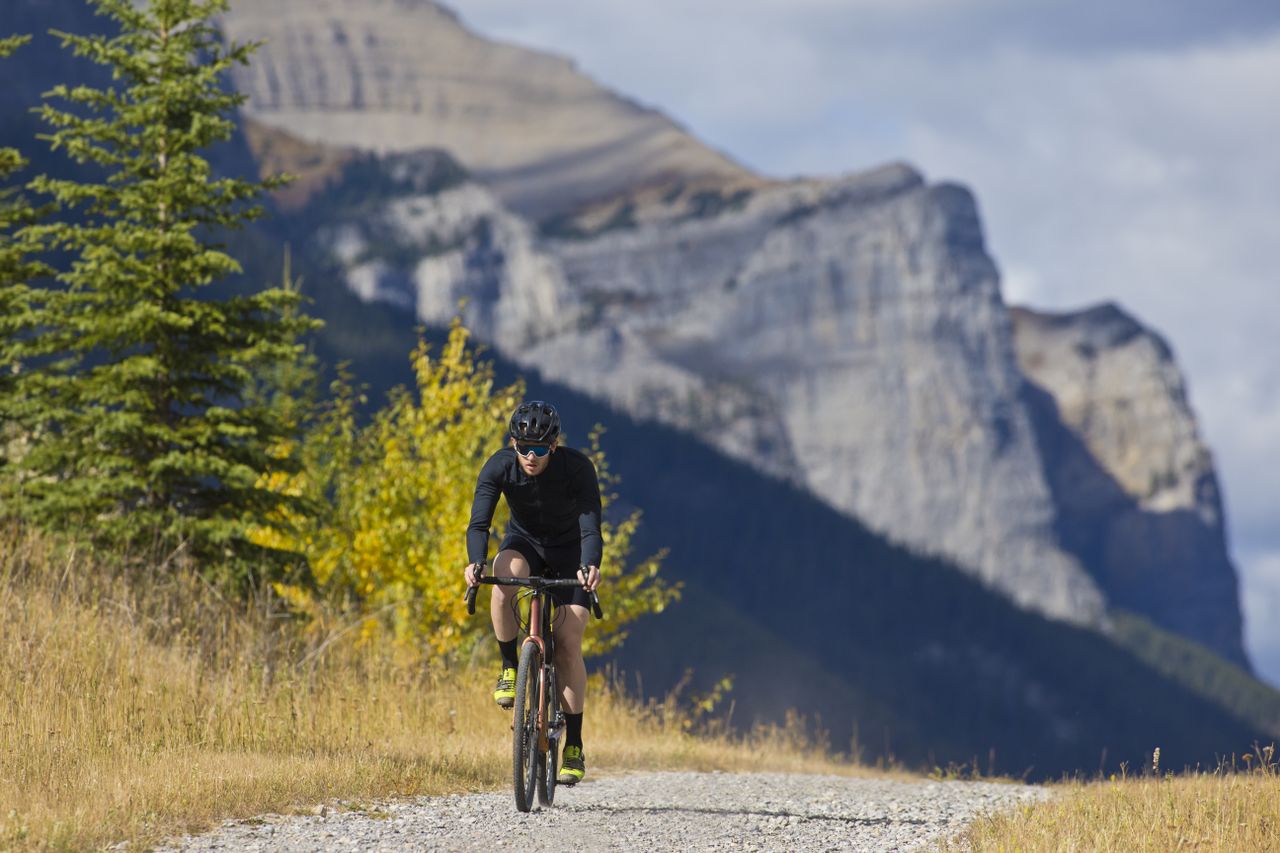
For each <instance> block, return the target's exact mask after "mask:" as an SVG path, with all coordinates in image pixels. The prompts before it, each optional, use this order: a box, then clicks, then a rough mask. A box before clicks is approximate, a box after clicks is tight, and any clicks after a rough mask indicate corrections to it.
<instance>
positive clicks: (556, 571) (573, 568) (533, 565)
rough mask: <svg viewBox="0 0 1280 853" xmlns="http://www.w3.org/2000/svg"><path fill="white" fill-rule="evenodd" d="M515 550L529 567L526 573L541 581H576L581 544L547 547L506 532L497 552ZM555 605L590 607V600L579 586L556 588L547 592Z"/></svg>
mask: <svg viewBox="0 0 1280 853" xmlns="http://www.w3.org/2000/svg"><path fill="white" fill-rule="evenodd" d="M506 550H512V551H516V552H517V553H519V554H520V556H522V557H524V559H525V562H526V563H528V564H529V573H530V574H532V575H534V576H535V577H544V578H576V577H577V576H578V568H579V567H580V566H581V565H582V545H581V543H574V544H572V545H564V546H554V545H553V546H547V545H543V544H541V543H539V542H535V541H533V540H532V539H526V538H525V537H523V536H518V535H516V534H514V533H508V534H507V535H506V536H505V537H504V538H503V540H502V544H501V545H499V546H498V552H499V553H501V552H503V551H506ZM547 592H549V593H550V594H551V600H552V601H554V602H555V603H556V605H557V606H559V607H563V606H564V605H566V604H577V605H578V606H580V607H586V608H588V609H590V607H591V597H590V595H589V594H588V593H587V591H586V590H585V589H583V588H582V587H581V586H557V587H552V588H551V589H549V590H547Z"/></svg>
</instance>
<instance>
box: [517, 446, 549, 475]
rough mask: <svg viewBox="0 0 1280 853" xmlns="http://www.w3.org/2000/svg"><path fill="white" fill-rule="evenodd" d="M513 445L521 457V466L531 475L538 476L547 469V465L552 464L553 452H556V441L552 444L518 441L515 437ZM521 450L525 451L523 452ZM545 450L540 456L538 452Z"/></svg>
mask: <svg viewBox="0 0 1280 853" xmlns="http://www.w3.org/2000/svg"><path fill="white" fill-rule="evenodd" d="M511 447H512V449H514V450H515V452H516V456H517V457H518V458H519V459H520V467H521V468H522V469H523V470H524V472H525V473H526V474H528V475H529V476H530V477H536V476H538V475H539V474H541V473H542V472H543V471H545V470H547V465H549V464H551V454H552V453H555V450H556V443H555V442H554V441H553V442H551V444H533V443H517V442H516V440H515V439H514V438H513V439H511ZM521 450H523V451H524V452H523V453H521V452H520V451H521ZM544 450H545V451H546V453H545V454H544V455H542V456H539V455H538V454H539V453H542V452H543V451H544Z"/></svg>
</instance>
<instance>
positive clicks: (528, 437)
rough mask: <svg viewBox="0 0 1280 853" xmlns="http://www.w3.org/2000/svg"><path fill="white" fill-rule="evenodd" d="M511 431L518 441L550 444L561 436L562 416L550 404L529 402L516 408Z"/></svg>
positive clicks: (536, 401) (538, 401)
mask: <svg viewBox="0 0 1280 853" xmlns="http://www.w3.org/2000/svg"><path fill="white" fill-rule="evenodd" d="M509 431H510V433H511V437H512V438H514V439H515V440H516V441H521V442H530V443H533V444H550V443H551V442H553V441H555V440H556V438H558V437H559V435H560V415H559V413H558V412H556V407H555V406H553V405H551V404H550V403H544V402H542V401H541V400H529V401H527V402H524V403H521V404H520V405H519V406H517V407H516V411H515V414H513V415H512V416H511V426H510V427H509Z"/></svg>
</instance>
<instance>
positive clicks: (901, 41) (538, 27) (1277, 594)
mask: <svg viewBox="0 0 1280 853" xmlns="http://www.w3.org/2000/svg"><path fill="white" fill-rule="evenodd" d="M453 5H454V6H455V7H456V8H457V9H458V10H459V12H460V13H461V14H462V16H463V19H464V20H466V21H468V22H470V23H471V24H473V25H474V26H476V28H477V29H478V30H480V31H481V32H484V33H486V34H489V35H493V36H497V37H501V38H505V39H509V40H515V41H519V42H522V43H525V44H529V45H533V46H539V47H544V48H547V47H549V48H552V49H554V50H556V51H557V52H560V53H564V54H568V55H570V56H573V57H574V58H576V59H577V60H578V61H579V63H580V65H581V67H582V68H583V69H584V70H585V71H586V72H587V73H589V74H592V75H593V76H595V77H596V78H597V79H600V80H601V81H602V82H604V83H606V84H607V85H610V86H612V87H614V88H616V89H618V90H619V91H622V92H624V93H626V94H627V95H630V96H634V97H637V98H638V99H640V100H641V101H643V102H646V103H650V104H655V105H658V106H660V107H661V108H662V109H663V110H665V111H667V112H668V113H669V114H671V115H673V116H674V117H675V118H676V119H677V120H679V121H681V122H682V123H684V124H685V125H686V126H688V127H690V128H691V129H692V130H693V132H694V133H696V134H697V135H699V136H700V137H701V138H703V139H704V140H706V141H708V142H709V143H710V144H712V145H714V146H716V147H717V148H720V149H722V150H724V151H727V152H728V153H729V154H731V155H733V156H735V157H737V158H738V159H740V160H742V161H743V162H745V163H746V164H748V165H750V166H752V167H754V168H757V169H759V170H761V171H764V172H765V173H768V174H773V175H791V174H824V173H825V174H835V173H840V172H847V171H852V170H856V169H861V168H867V167H870V166H874V165H878V164H879V163H882V162H886V161H889V160H902V159H905V160H907V161H909V162H912V163H913V164H915V165H916V166H918V167H920V168H922V169H923V170H924V171H925V172H926V174H928V175H929V176H930V177H931V178H932V179H935V180H937V179H954V180H958V181H960V182H962V183H965V184H967V185H968V186H970V187H971V188H972V189H973V190H974V191H975V193H976V195H977V198H978V201H979V204H980V206H981V209H982V214H983V217H984V222H985V224H986V229H987V236H988V246H989V248H990V250H991V252H992V254H993V256H994V257H995V258H996V261H997V263H998V264H999V265H1000V266H1001V268H1002V269H1003V270H1004V271H1005V287H1006V293H1007V294H1009V296H1010V297H1011V298H1012V299H1014V300H1018V301H1025V302H1027V303H1030V304H1032V305H1036V306H1039V307H1049V308H1055V307H1056V308H1074V307H1079V306H1081V305H1084V304H1087V303H1091V302H1096V301H1101V300H1114V301H1117V302H1119V303H1121V304H1122V305H1124V306H1125V307H1126V308H1128V309H1129V310H1131V311H1132V312H1133V313H1134V314H1136V315H1137V316H1138V317H1139V318H1140V319H1141V320H1143V321H1144V322H1146V323H1147V324H1149V325H1151V326H1152V327H1154V328H1155V329H1156V330H1158V331H1160V332H1161V333H1163V334H1164V335H1165V336H1166V338H1167V339H1168V340H1169V342H1170V344H1171V345H1172V346H1173V348H1174V350H1175V353H1176V354H1177V356H1178V358H1179V362H1180V364H1181V365H1182V367H1183V369H1184V371H1185V372H1186V373H1187V375H1188V379H1189V383H1190V392H1191V397H1192V402H1193V405H1194V406H1195V408H1196V410H1197V413H1198V414H1199V416H1200V419H1201V426H1202V429H1203V432H1204V435H1205V437H1206V439H1207V441H1208V443H1209V444H1210V446H1211V447H1212V448H1213V450H1214V452H1215V458H1216V461H1217V463H1218V469H1219V475H1220V479H1221V481H1222V484H1223V488H1224V492H1225V497H1226V505H1227V510H1228V533H1229V535H1230V536H1231V539H1232V542H1233V544H1234V552H1235V553H1236V554H1237V555H1240V558H1239V563H1240V568H1241V574H1242V585H1243V588H1244V590H1245V591H1246V592H1247V594H1248V596H1249V599H1248V600H1246V602H1245V608H1246V616H1247V618H1248V619H1249V622H1250V625H1251V627H1250V629H1249V636H1248V638H1247V642H1248V644H1249V648H1250V650H1251V651H1252V653H1253V654H1254V655H1255V657H1257V659H1258V661H1259V665H1260V666H1263V667H1270V669H1267V670H1266V671H1268V672H1270V673H1272V678H1273V679H1274V678H1277V677H1280V672H1278V669H1277V668H1280V641H1278V640H1276V639H1275V634H1276V633H1277V632H1280V628H1275V629H1274V630H1273V629H1271V628H1268V627H1266V626H1267V623H1266V619H1265V607H1268V606H1269V607H1271V608H1272V611H1273V612H1275V611H1277V609H1280V567H1278V566H1277V564H1276V562H1275V560H1276V559H1277V558H1276V557H1275V556H1274V555H1276V554H1280V524H1277V523H1276V519H1275V518H1274V516H1273V513H1274V508H1275V507H1278V506H1280V476H1277V474H1278V473H1280V462H1277V461H1276V460H1280V335H1276V334H1275V333H1274V331H1273V330H1274V327H1275V326H1276V324H1277V322H1278V321H1280V273H1278V272H1277V271H1278V270H1280V194H1277V193H1276V187H1280V155H1277V154H1276V153H1275V148H1276V142H1275V141H1276V140H1277V139H1280V110H1278V109H1276V105H1277V104H1280V6H1278V5H1276V4H1274V3H1262V2H1256V1H1255V0H1223V2H1218V3H1213V4H1206V3H1201V2H1196V0H1160V2H1157V0H1135V2H1132V3H1126V4H1120V5H1117V4H1115V3H1112V2H1109V0H1106V2H1104V0H1079V2H1065V0H966V1H965V2H953V0H913V2H909V3H907V2H894V0H848V2H844V0H702V2H699V3H694V4H689V3H684V2H677V0H649V2H646V3H632V2H622V0H615V2H605V0H590V2H588V0H542V2H539V3H528V2H526V0H458V2H455V3H454V4H453ZM1259 602H1261V603H1259ZM1259 608H1264V609H1259ZM1269 632H1270V633H1269ZM1271 661H1274V663H1271Z"/></svg>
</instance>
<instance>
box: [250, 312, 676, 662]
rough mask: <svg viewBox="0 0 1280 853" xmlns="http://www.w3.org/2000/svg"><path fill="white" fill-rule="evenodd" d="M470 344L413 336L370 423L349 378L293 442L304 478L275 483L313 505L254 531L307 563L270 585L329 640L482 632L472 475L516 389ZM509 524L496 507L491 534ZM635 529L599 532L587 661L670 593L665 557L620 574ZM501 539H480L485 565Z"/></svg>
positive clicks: (455, 337)
mask: <svg viewBox="0 0 1280 853" xmlns="http://www.w3.org/2000/svg"><path fill="white" fill-rule="evenodd" d="M468 338H469V334H468V332H467V330H466V328H465V327H463V326H462V325H461V324H460V323H459V322H457V321H455V322H454V323H453V325H452V327H451V329H450V332H449V336H448V339H447V341H446V342H445V344H444V346H443V348H442V349H441V351H440V353H439V354H438V355H435V356H433V355H432V354H431V352H430V349H429V347H428V345H427V344H426V343H425V342H419V344H418V346H417V348H416V349H415V350H414V352H413V354H412V357H411V360H412V365H413V372H414V380H415V381H414V388H412V389H397V390H396V391H395V392H393V393H392V394H391V396H390V399H389V401H388V403H387V405H386V406H385V407H384V408H382V409H381V410H380V411H378V412H377V413H376V414H375V415H374V417H373V419H372V421H371V422H369V423H368V424H367V425H362V424H361V423H360V422H359V419H358V417H357V412H356V408H357V405H358V403H359V402H360V399H359V398H358V396H357V394H356V392H355V391H354V390H353V389H352V387H351V383H350V381H349V379H348V378H346V377H343V378H340V379H339V380H338V381H337V382H335V383H334V385H333V392H334V393H333V397H332V399H331V400H330V402H329V403H328V404H327V405H326V406H325V408H324V410H323V411H322V413H321V415H320V417H319V418H318V419H317V422H316V424H315V426H314V427H313V428H311V429H310V430H309V431H308V433H307V434H306V436H305V438H304V439H303V443H302V447H301V448H300V455H301V458H302V459H303V462H304V466H303V470H302V471H301V473H299V474H298V475H296V476H293V477H290V478H287V479H286V478H280V479H277V480H275V481H274V482H273V486H274V487H275V488H277V489H280V490H288V491H289V492H291V493H293V494H296V495H301V496H302V497H304V498H306V499H307V502H308V503H309V505H310V506H311V507H312V510H311V511H309V512H307V513H305V514H303V513H300V514H297V515H295V516H292V517H289V518H283V519H273V520H272V521H273V523H272V524H271V525H270V526H268V525H263V526H261V527H259V528H258V529H257V530H256V533H255V537H256V540H257V541H258V542H259V544H262V545H268V546H270V547H274V548H282V549H286V550H289V551H293V552H295V553H298V554H300V555H302V556H303V558H304V560H305V571H304V572H302V578H303V580H302V581H300V582H296V583H280V584H277V585H276V587H275V588H276V591H277V593H278V594H279V595H280V596H281V597H282V598H284V599H285V600H286V601H287V602H288V603H289V604H290V605H291V607H292V608H293V610H294V611H295V612H297V613H298V614H300V615H301V616H303V617H304V618H306V619H308V620H310V623H311V627H312V628H313V629H314V630H315V632H316V634H317V636H318V637H323V638H324V640H325V642H331V641H333V640H335V639H338V638H339V637H351V638H354V639H356V640H357V641H359V642H363V643H382V642H391V643H394V644H395V645H396V646H398V647H399V648H400V649H401V650H406V651H413V650H415V649H420V650H422V651H425V652H428V653H431V654H433V655H435V656H437V657H438V656H442V655H448V654H450V653H452V652H456V651H458V650H459V649H460V648H462V647H463V646H464V645H468V644H470V643H471V642H472V641H474V640H475V639H476V638H478V637H479V636H481V635H484V634H487V633H489V631H490V630H491V629H490V626H489V619H488V616H487V607H486V606H484V604H485V602H484V599H485V598H487V589H488V588H487V587H486V588H485V590H486V593H485V594H484V595H482V600H481V605H480V606H478V607H477V614H476V615H475V616H474V617H468V615H467V613H466V608H465V605H464V604H463V591H464V586H463V581H462V569H463V567H464V566H465V565H466V563H467V552H466V536H465V534H466V528H467V523H468V520H469V518H470V512H471V502H472V497H473V495H474V491H475V483H476V477H477V475H478V474H479V471H480V468H481V466H482V465H483V464H484V462H485V461H486V460H487V459H488V458H489V456H490V455H491V454H492V453H493V452H494V451H496V450H497V449H499V448H501V447H502V446H503V444H504V442H505V436H506V425H507V419H508V417H509V416H510V413H511V411H512V410H513V409H514V408H515V407H516V405H517V404H518V403H519V401H520V399H521V397H522V396H523V393H524V386H523V383H520V382H517V383H515V384H512V385H508V386H505V387H497V386H496V383H495V379H494V374H493V367H492V364H490V363H488V362H482V361H478V360H477V358H476V353H475V351H474V350H473V349H472V348H471V347H469V346H468ZM592 437H593V445H592V448H591V452H592V455H593V458H594V459H595V462H596V464H597V466H598V468H599V469H600V471H601V475H602V476H601V487H602V495H604V496H605V499H606V500H607V499H608V498H609V497H612V494H611V493H610V492H609V486H611V485H612V483H613V478H612V477H611V475H610V474H609V473H608V469H607V466H605V464H604V457H603V453H602V452H601V450H600V447H599V440H598V439H599V431H597V432H596V433H594V434H593V436H592ZM506 519H507V508H506V504H505V501H504V502H500V503H499V507H498V512H497V514H496V515H495V517H494V527H495V529H496V530H498V531H500V530H501V529H502V528H503V527H505V525H506ZM638 524H639V515H638V514H635V515H632V516H631V517H629V518H627V519H625V520H623V521H622V522H620V523H618V524H609V523H607V522H606V523H605V525H604V527H603V531H602V532H603V533H604V536H605V554H606V557H605V563H606V566H605V577H606V582H605V586H604V587H602V593H603V594H604V601H605V606H606V607H607V609H608V614H607V619H606V620H605V621H604V622H602V623H597V625H596V627H595V628H594V629H593V630H592V631H591V632H589V634H588V637H589V639H588V641H587V644H586V649H585V651H587V652H588V653H599V652H601V651H605V650H607V649H610V648H613V647H614V646H616V645H617V643H619V642H620V641H621V640H622V638H623V637H624V636H625V626H626V625H627V624H628V623H630V622H632V621H634V620H635V619H636V618H639V617H640V616H642V615H644V614H645V613H650V612H655V611H659V610H661V609H662V608H663V607H664V606H665V605H666V604H667V603H669V602H670V601H671V600H672V599H673V598H675V597H676V596H677V595H678V589H676V588H673V587H670V586H668V585H666V584H664V583H663V582H662V580H661V579H660V578H659V577H658V571H659V566H660V560H661V555H658V556H654V557H650V558H648V559H646V560H643V561H641V562H639V563H638V564H637V565H635V566H633V567H627V566H626V561H627V558H628V556H629V552H630V548H631V538H632V536H633V535H634V532H635V530H636V527H637V525H638ZM497 541H499V537H497V536H494V537H491V538H490V546H489V550H490V553H489V555H488V556H489V558H490V560H492V557H493V553H494V550H495V546H496V543H497Z"/></svg>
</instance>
